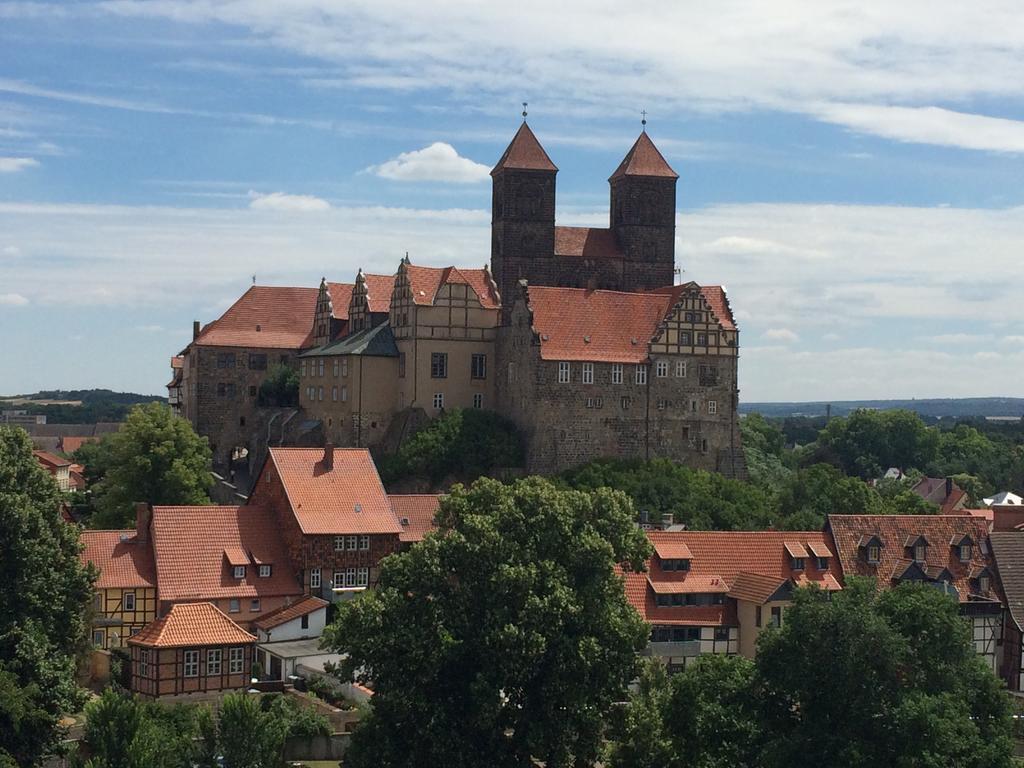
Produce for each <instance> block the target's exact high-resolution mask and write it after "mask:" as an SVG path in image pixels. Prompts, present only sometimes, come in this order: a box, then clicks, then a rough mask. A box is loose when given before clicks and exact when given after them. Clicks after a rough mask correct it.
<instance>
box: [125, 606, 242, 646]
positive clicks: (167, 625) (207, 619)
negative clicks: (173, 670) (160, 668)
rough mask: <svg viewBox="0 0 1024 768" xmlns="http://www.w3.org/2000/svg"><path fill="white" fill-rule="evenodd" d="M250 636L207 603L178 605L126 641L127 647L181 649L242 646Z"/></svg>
mask: <svg viewBox="0 0 1024 768" xmlns="http://www.w3.org/2000/svg"><path fill="white" fill-rule="evenodd" d="M255 641H256V638H255V637H254V636H253V635H250V634H249V633H248V632H246V631H245V630H244V629H242V628H241V627H240V626H238V625H237V624H235V622H233V621H232V620H231V619H229V618H228V617H227V616H225V615H224V614H223V613H222V612H221V611H219V610H217V608H216V607H215V606H213V605H211V604H210V603H178V604H177V605H172V606H171V610H170V611H168V612H167V615H166V616H163V617H161V618H159V619H157V620H156V621H153V622H150V623H149V624H147V625H146V626H144V627H143V628H142V629H141V630H139V631H138V632H136V633H135V634H134V635H132V636H131V637H129V638H128V643H129V645H141V646H144V647H147V648H183V647H189V646H201V645H246V644H248V643H253V642H255Z"/></svg>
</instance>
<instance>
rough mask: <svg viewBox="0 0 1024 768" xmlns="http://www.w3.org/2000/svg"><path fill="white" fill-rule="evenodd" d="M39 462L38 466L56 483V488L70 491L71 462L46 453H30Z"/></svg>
mask: <svg viewBox="0 0 1024 768" xmlns="http://www.w3.org/2000/svg"><path fill="white" fill-rule="evenodd" d="M32 453H33V455H35V457H36V461H38V462H39V466H41V467H42V468H43V469H45V470H46V471H47V472H49V473H50V475H52V476H53V479H54V480H56V481H57V487H58V488H60V489H61V490H62V491H64V492H67V491H70V490H71V462H70V461H68V460H67V459H62V458H61V457H60V456H55V455H53V454H52V453H50V452H48V451H32Z"/></svg>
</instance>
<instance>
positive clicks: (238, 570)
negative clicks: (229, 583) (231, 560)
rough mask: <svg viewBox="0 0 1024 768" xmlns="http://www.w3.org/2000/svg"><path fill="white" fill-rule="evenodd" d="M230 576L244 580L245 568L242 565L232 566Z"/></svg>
mask: <svg viewBox="0 0 1024 768" xmlns="http://www.w3.org/2000/svg"><path fill="white" fill-rule="evenodd" d="M231 575H232V576H234V577H235V578H236V579H244V578H245V566H244V565H235V566H232V568H231Z"/></svg>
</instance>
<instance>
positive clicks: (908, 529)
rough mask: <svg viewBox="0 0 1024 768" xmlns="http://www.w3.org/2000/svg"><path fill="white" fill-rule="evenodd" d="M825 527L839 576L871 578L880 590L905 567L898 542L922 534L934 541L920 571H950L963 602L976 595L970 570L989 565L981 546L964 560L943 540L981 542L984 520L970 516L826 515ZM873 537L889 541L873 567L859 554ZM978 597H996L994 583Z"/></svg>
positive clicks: (983, 536)
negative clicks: (831, 539) (834, 550)
mask: <svg viewBox="0 0 1024 768" xmlns="http://www.w3.org/2000/svg"><path fill="white" fill-rule="evenodd" d="M827 526H828V530H829V531H830V532H831V534H832V537H833V539H834V541H835V546H836V556H837V559H838V560H839V564H840V566H841V572H842V578H844V579H846V578H849V577H850V576H869V577H872V578H875V579H876V580H877V584H878V588H879V589H885V588H887V587H888V586H890V584H891V582H890V579H891V578H893V577H894V575H895V574H896V573H897V571H899V570H900V569H903V570H904V571H905V570H906V568H907V567H909V566H907V565H906V563H907V562H909V561H908V560H907V558H906V555H905V553H906V549H904V547H903V546H901V545H903V544H904V543H905V542H908V541H915V540H916V539H917V538H919V537H921V536H924V537H926V539H927V540H929V541H931V542H935V544H934V546H930V547H928V548H927V550H926V559H925V562H924V563H922V564H921V570H922V572H923V573H924V574H926V575H927V576H928V578H930V579H932V578H935V576H936V575H937V574H940V573H941V572H942V570H943V569H944V568H945V569H948V570H949V573H950V574H951V575H952V577H953V578H952V586H953V587H954V588H955V589H956V592H957V594H958V596H959V599H960V601H961V602H966V601H967V600H968V599H969V597H970V596H971V595H973V594H974V587H973V585H972V584H971V583H970V573H971V569H972V568H974V567H976V566H977V567H983V566H986V565H988V564H989V563H990V555H989V554H988V553H987V552H984V551H982V548H981V547H974V548H973V549H972V552H971V555H972V557H971V560H970V561H969V562H967V563H962V562H961V561H960V558H959V553H958V552H957V551H956V549H955V548H954V547H952V546H950V545H948V544H946V542H949V541H952V540H953V539H954V538H956V537H958V536H964V535H969V536H970V537H971V538H972V539H974V540H975V541H984V540H985V537H986V534H987V524H986V523H985V521H984V520H979V519H978V518H975V517H972V516H970V515H829V517H828V524H827ZM872 539H874V540H881V541H882V542H883V543H885V544H889V546H883V547H882V548H881V549H880V554H879V562H878V564H877V565H875V564H872V563H868V562H866V560H865V559H864V558H863V557H862V556H861V547H863V546H865V545H866V542H868V541H871V540H872ZM908 546H909V545H908ZM982 597H987V598H989V599H996V600H998V599H1000V595H999V590H998V585H993V589H992V591H991V592H990V593H989V594H988V595H986V596H982Z"/></svg>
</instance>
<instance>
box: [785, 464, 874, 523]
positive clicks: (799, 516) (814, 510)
mask: <svg viewBox="0 0 1024 768" xmlns="http://www.w3.org/2000/svg"><path fill="white" fill-rule="evenodd" d="M778 499H779V513H780V517H779V519H780V527H783V528H788V529H789V530H796V529H802V530H817V529H820V528H821V527H822V525H824V523H825V516H826V515H867V514H877V513H879V512H881V511H882V501H881V498H880V497H879V495H878V493H877V492H875V491H874V489H872V488H871V486H869V485H868V484H867V483H865V482H864V481H862V480H858V479H857V478H855V477H847V476H845V475H844V474H843V473H842V472H840V471H839V470H838V469H836V468H835V467H833V466H830V465H828V464H815V465H814V466H812V467H808V468H806V469H801V470H799V471H797V472H796V474H794V475H793V477H792V478H790V480H789V481H788V482H787V483H786V484H785V485H783V486H782V487H781V488H780V489H779V493H778ZM796 522H799V524H798V525H794V524H793V523H796Z"/></svg>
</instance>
